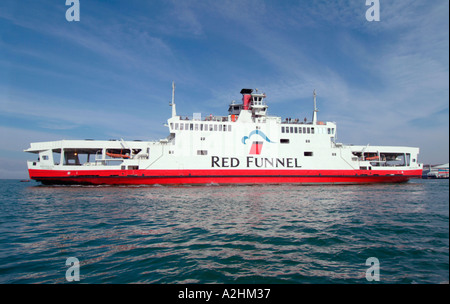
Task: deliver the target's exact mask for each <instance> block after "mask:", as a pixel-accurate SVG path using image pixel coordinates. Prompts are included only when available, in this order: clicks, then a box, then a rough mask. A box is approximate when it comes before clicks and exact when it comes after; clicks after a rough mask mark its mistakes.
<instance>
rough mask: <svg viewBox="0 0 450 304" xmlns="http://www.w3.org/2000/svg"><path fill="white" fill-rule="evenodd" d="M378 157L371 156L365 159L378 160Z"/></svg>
mask: <svg viewBox="0 0 450 304" xmlns="http://www.w3.org/2000/svg"><path fill="white" fill-rule="evenodd" d="M379 159H380V157H379V156H378V155H376V156H371V157H366V160H379Z"/></svg>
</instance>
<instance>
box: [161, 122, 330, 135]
mask: <svg viewBox="0 0 450 304" xmlns="http://www.w3.org/2000/svg"><path fill="white" fill-rule="evenodd" d="M170 128H171V129H174V130H180V131H182V130H190V131H219V132H231V125H226V124H203V123H189V122H186V123H183V122H182V123H178V122H176V123H173V122H172V123H170ZM257 129H259V128H258V127H257ZM315 132H317V134H330V135H334V128H317V129H315V128H314V127H281V133H296V134H314V133H315Z"/></svg>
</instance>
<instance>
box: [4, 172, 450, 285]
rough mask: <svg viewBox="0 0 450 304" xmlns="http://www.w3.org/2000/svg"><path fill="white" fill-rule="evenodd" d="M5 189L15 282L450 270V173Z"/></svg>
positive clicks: (347, 277) (268, 280)
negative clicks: (375, 180)
mask: <svg viewBox="0 0 450 304" xmlns="http://www.w3.org/2000/svg"><path fill="white" fill-rule="evenodd" d="M0 200H1V201H0V283H3V284H4V283H66V282H69V281H71V280H72V281H73V279H75V280H76V281H79V282H80V283H168V284H172V283H242V284H246V283H252V284H272V283H294V284H296V283H369V282H379V283H448V281H449V181H448V180H420V179H416V180H412V181H410V182H408V183H402V184H373V185H307V186H306V185H303V186H302V185H252V186H248V185H247V186H245V185H217V184H212V185H198V186H123V187H122V186H43V185H40V184H39V183H37V182H34V181H32V182H28V183H24V182H20V181H19V180H0ZM69 261H78V263H72V262H69ZM74 275H75V276H74ZM77 276H78V277H77Z"/></svg>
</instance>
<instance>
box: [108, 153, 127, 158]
mask: <svg viewBox="0 0 450 304" xmlns="http://www.w3.org/2000/svg"><path fill="white" fill-rule="evenodd" d="M106 155H108V156H109V157H113V158H130V156H129V155H126V154H118V153H110V152H106Z"/></svg>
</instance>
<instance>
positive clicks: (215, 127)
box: [170, 122, 231, 132]
mask: <svg viewBox="0 0 450 304" xmlns="http://www.w3.org/2000/svg"><path fill="white" fill-rule="evenodd" d="M170 128H171V129H175V130H180V131H182V130H190V131H219V132H231V125H222V124H203V123H200V124H199V123H189V122H186V123H184V122H182V123H178V122H176V123H173V122H172V123H170Z"/></svg>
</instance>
